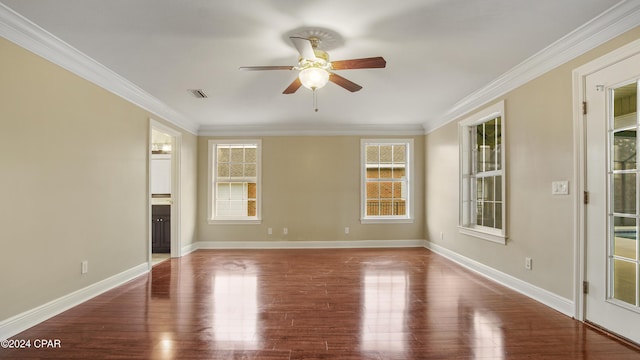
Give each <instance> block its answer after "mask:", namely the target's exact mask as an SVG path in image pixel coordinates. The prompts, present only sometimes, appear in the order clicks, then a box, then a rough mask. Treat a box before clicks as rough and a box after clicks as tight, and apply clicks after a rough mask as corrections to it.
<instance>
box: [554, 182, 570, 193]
mask: <svg viewBox="0 0 640 360" xmlns="http://www.w3.org/2000/svg"><path fill="white" fill-rule="evenodd" d="M551 194H552V195H568V194H569V182H568V181H553V182H552V183H551Z"/></svg>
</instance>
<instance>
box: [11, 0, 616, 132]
mask: <svg viewBox="0 0 640 360" xmlns="http://www.w3.org/2000/svg"><path fill="white" fill-rule="evenodd" d="M1 1H2V3H3V4H5V5H6V6H8V7H9V8H11V9H13V10H14V11H16V12H17V13H19V14H21V15H23V16H24V17H26V18H27V19H29V20H31V21H32V22H34V23H35V24H37V25H39V26H40V27H42V28H44V29H45V30H47V31H48V32H50V33H51V34H53V35H55V36H57V37H58V38H60V39H61V40H63V41H64V42H66V43H68V44H70V45H71V46H73V47H75V48H76V49H78V50H79V51H81V52H82V53H84V54H86V55H88V56H89V57H91V58H92V59H94V60H96V61H97V62H99V63H101V64H103V65H104V66H106V67H107V68H109V69H111V70H112V71H114V72H115V73H117V74H119V75H120V76H122V77H124V78H125V79H127V80H129V81H130V82H132V83H133V84H135V85H137V86H138V87H139V88H141V89H143V90H144V91H146V92H148V93H149V94H151V95H152V96H153V97H155V98H157V99H158V100H160V102H162V103H164V104H166V105H167V106H168V107H169V108H171V109H173V110H175V111H176V112H177V113H179V114H181V115H183V116H184V117H185V118H186V119H188V121H189V122H192V123H194V124H195V125H196V127H198V126H199V127H200V129H208V130H215V129H218V128H219V129H224V128H228V127H237V126H240V128H242V127H246V128H247V129H249V128H252V129H258V128H259V129H268V128H273V129H287V128H296V129H320V128H326V127H338V128H339V127H341V126H342V127H366V126H374V127H375V126H387V127H393V126H398V127H401V126H408V127H411V126H417V127H422V126H425V127H427V128H428V127H429V126H430V124H431V123H433V122H436V121H438V120H440V119H441V118H442V117H443V115H444V114H446V113H447V112H449V111H450V110H451V109H452V108H453V107H454V106H455V105H456V103H458V102H459V101H460V100H462V99H464V98H465V97H467V96H469V95H470V94H472V93H474V92H476V91H477V90H479V89H481V88H483V87H485V86H486V85H487V84H489V83H490V82H491V81H492V80H494V79H496V78H498V77H500V76H501V75H502V74H504V73H505V72H507V71H508V70H510V69H512V68H513V67H515V66H516V65H518V64H520V63H521V62H523V61H525V60H526V59H528V58H530V57H531V56H533V55H534V54H536V53H538V52H539V51H541V50H543V49H544V48H546V47H547V46H549V45H550V44H552V43H554V42H556V41H557V40H558V39H561V38H562V37H564V36H565V35H567V34H569V33H570V32H572V31H573V30H575V29H577V28H579V27H580V26H582V25H583V24H585V23H587V22H589V21H590V20H591V19H593V18H595V17H597V16H598V15H599V14H601V13H603V12H604V11H606V10H607V9H609V8H610V7H612V6H614V5H616V4H617V3H618V2H619V0H535V1H531V0H403V1H388V0H362V1H338V0H324V1H317V0H314V1H310V0H242V1H240V0H236V1H232V0H229V1H215V0H180V1H176V0H135V1H131V0H56V1H53V0H28V1H25V0H1ZM306 27H318V28H322V29H329V30H331V31H334V32H336V33H338V34H339V35H340V36H341V37H342V40H343V44H342V45H341V46H339V47H337V48H335V49H331V50H330V51H329V54H330V56H331V59H332V60H343V59H351V58H362V57H371V56H383V57H384V58H385V59H386V60H387V67H386V69H360V70H343V71H340V72H339V74H340V75H342V76H344V77H346V78H348V79H350V80H352V81H354V82H356V83H358V84H360V85H362V86H363V89H362V90H361V91H359V92H356V93H350V92H348V91H346V90H344V89H342V88H340V87H338V86H336V85H335V84H331V83H330V84H328V85H327V86H326V87H325V88H323V89H321V90H319V91H318V105H319V111H318V112H317V113H316V112H314V111H313V103H312V95H311V91H310V90H307V89H304V88H301V89H300V90H298V92H297V93H295V94H293V95H283V94H282V91H283V90H284V89H285V88H286V87H287V86H288V85H289V83H291V81H292V80H293V79H294V78H295V76H296V73H295V71H260V72H257V71H255V72H247V71H239V70H238V67H240V66H252V65H295V64H296V62H297V56H298V55H297V52H296V50H295V48H294V47H293V46H292V45H291V44H290V43H289V41H288V39H287V35H288V34H290V33H291V32H292V31H294V30H295V29H300V28H306ZM187 89H204V90H205V92H206V93H207V94H208V96H209V98H207V99H197V98H195V97H193V96H192V95H191V94H190V93H189V92H188V91H187Z"/></svg>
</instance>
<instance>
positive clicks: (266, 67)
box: [240, 66, 293, 71]
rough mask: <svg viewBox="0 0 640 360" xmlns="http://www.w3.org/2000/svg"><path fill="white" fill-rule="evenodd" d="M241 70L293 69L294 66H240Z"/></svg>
mask: <svg viewBox="0 0 640 360" xmlns="http://www.w3.org/2000/svg"><path fill="white" fill-rule="evenodd" d="M240 70H245V71H255V70H293V66H240Z"/></svg>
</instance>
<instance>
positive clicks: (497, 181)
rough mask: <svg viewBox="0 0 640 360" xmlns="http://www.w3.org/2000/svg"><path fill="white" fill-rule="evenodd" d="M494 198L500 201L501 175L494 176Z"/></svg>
mask: <svg viewBox="0 0 640 360" xmlns="http://www.w3.org/2000/svg"><path fill="white" fill-rule="evenodd" d="M495 186H496V190H495V199H496V201H502V176H496V177H495Z"/></svg>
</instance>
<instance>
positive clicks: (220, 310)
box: [212, 264, 260, 350]
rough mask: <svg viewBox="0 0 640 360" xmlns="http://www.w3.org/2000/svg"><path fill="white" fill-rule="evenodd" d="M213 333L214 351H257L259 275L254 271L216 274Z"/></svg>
mask: <svg viewBox="0 0 640 360" xmlns="http://www.w3.org/2000/svg"><path fill="white" fill-rule="evenodd" d="M212 281H213V284H212V285H213V331H214V337H215V341H216V348H218V349H224V350H247V349H256V348H257V347H258V346H259V343H260V341H259V340H260V339H259V334H258V316H259V315H258V276H257V273H256V271H255V268H253V267H252V266H248V265H247V264H242V266H239V267H238V268H237V269H234V270H226V271H224V270H223V271H218V272H216V274H215V275H214V277H213V280H212Z"/></svg>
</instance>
